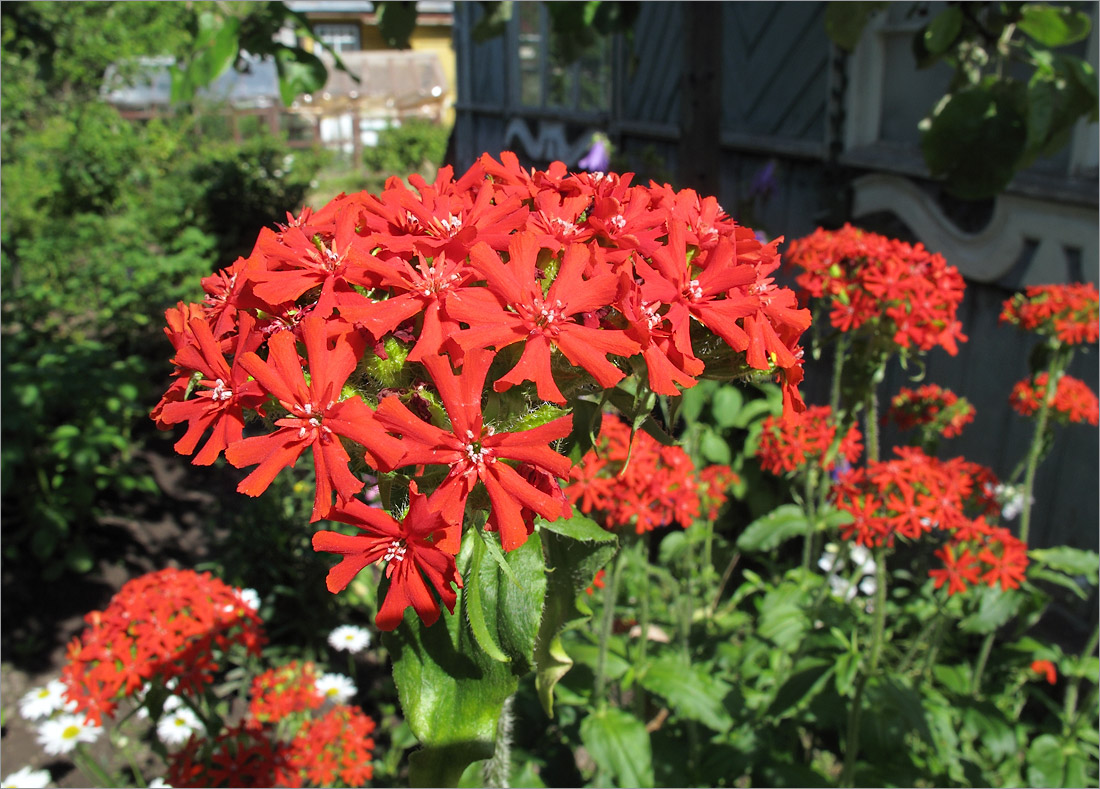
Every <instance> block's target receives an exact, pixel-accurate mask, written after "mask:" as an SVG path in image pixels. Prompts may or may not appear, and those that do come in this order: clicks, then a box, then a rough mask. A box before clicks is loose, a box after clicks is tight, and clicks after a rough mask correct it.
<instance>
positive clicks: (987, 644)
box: [970, 632, 996, 698]
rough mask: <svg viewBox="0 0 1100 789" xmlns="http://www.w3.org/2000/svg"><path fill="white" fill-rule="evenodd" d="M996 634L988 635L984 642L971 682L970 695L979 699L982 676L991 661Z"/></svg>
mask: <svg viewBox="0 0 1100 789" xmlns="http://www.w3.org/2000/svg"><path fill="white" fill-rule="evenodd" d="M995 636H996V633H995V632H992V633H986V635H985V640H984V641H982V648H981V650H980V651H979V652H978V660H977V662H976V663H975V664H974V676H973V678H972V679H971V680H970V695H971V696H973V697H974V698H977V697H978V696H979V695H980V694H981V692H982V674H984V673H985V664H986V663H987V662H988V661H989V653H990V652H991V651H992V650H993V639H994V637H995Z"/></svg>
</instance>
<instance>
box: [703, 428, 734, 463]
mask: <svg viewBox="0 0 1100 789" xmlns="http://www.w3.org/2000/svg"><path fill="white" fill-rule="evenodd" d="M699 451H700V452H702V453H703V457H705V458H706V459H707V460H709V461H710V462H711V463H721V464H722V465H724V466H728V465H729V464H730V461H732V460H733V453H732V452H731V451H730V445H729V444H728V443H726V439H724V438H722V436H721V434H719V433H716V432H715V431H714V430H712V429H711V428H709V427H708V428H707V429H706V430H704V431H703V437H702V439H701V440H700V442H699Z"/></svg>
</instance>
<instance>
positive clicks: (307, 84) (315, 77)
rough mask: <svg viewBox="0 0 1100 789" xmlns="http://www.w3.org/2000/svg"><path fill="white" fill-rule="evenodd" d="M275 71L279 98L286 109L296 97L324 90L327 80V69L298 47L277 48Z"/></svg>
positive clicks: (316, 58)
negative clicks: (277, 75)
mask: <svg viewBox="0 0 1100 789" xmlns="http://www.w3.org/2000/svg"><path fill="white" fill-rule="evenodd" d="M275 70H276V71H277V72H278V74H279V96H280V98H281V99H282V100H283V104H284V105H285V106H287V107H289V106H290V105H291V104H292V103H294V99H296V98H297V97H298V96H300V95H302V94H304V93H315V92H317V91H319V90H321V89H322V88H324V87H325V81H326V80H327V79H328V69H327V68H326V67H325V64H324V63H323V62H322V61H321V59H320V58H318V57H317V56H316V55H314V54H313V53H312V52H306V51H305V50H304V49H302V48H300V47H286V46H282V47H279V49H278V50H276V52H275Z"/></svg>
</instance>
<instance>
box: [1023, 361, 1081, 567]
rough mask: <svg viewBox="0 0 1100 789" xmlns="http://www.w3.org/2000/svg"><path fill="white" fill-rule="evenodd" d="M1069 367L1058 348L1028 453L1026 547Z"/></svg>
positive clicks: (1024, 532)
mask: <svg viewBox="0 0 1100 789" xmlns="http://www.w3.org/2000/svg"><path fill="white" fill-rule="evenodd" d="M1068 366H1069V354H1067V353H1066V352H1064V351H1062V350H1061V349H1057V348H1056V349H1055V350H1054V353H1053V354H1052V356H1051V360H1050V365H1049V366H1048V367H1047V387H1046V391H1045V392H1044V393H1043V401H1042V402H1041V403H1040V404H1039V414H1038V417H1037V418H1036V423H1035V436H1034V437H1033V438H1032V439H1031V447H1030V448H1029V449H1028V453H1027V471H1026V473H1025V475H1024V505H1023V509H1022V510H1021V511H1020V541H1021V542H1023V543H1024V544H1025V545H1026V544H1027V537H1028V533H1029V531H1030V529H1031V504H1032V501H1031V499H1032V495H1031V494H1032V491H1033V490H1034V488H1035V472H1036V471H1037V470H1038V468H1039V461H1041V460H1042V456H1043V444H1044V443H1046V431H1047V423H1048V422H1049V421H1050V410H1051V405H1052V403H1053V402H1054V394H1055V392H1057V391H1058V381H1059V380H1060V379H1061V377H1062V373H1063V372H1064V371H1065V369H1066V367H1068Z"/></svg>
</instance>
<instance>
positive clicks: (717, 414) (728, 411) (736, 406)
mask: <svg viewBox="0 0 1100 789" xmlns="http://www.w3.org/2000/svg"><path fill="white" fill-rule="evenodd" d="M744 402H745V396H744V395H742V394H741V390H740V389H738V388H737V387H736V386H728V385H727V386H723V387H722V388H721V389H719V390H718V391H717V392H715V393H714V401H713V402H712V403H711V407H710V410H711V413H712V414H713V415H714V423H715V424H716V425H718V426H719V427H733V424H734V422H735V421H736V419H737V414H738V412H740V411H741V407H742V406H743V405H744Z"/></svg>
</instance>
